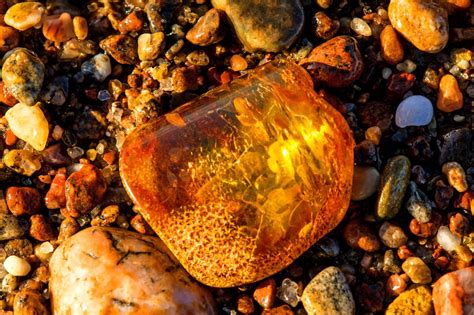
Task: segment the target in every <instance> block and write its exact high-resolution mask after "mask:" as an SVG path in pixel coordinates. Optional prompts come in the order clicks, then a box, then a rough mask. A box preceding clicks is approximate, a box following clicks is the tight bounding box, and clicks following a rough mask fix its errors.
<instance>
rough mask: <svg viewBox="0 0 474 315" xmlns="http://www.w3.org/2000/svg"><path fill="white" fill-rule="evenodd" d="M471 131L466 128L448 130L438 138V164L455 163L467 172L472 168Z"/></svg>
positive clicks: (473, 153) (473, 163) (473, 162)
mask: <svg viewBox="0 0 474 315" xmlns="http://www.w3.org/2000/svg"><path fill="white" fill-rule="evenodd" d="M472 141H473V133H472V130H470V129H469V128H466V127H462V128H456V129H452V130H449V131H447V132H445V133H443V134H442V135H441V137H439V138H438V140H437V143H438V149H439V161H438V162H439V164H440V165H443V164H444V163H446V162H452V161H456V162H458V163H459V164H461V165H462V167H463V168H464V169H465V170H467V169H469V168H470V167H473V166H474V150H472V147H471V145H470V144H472Z"/></svg>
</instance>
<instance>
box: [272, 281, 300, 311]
mask: <svg viewBox="0 0 474 315" xmlns="http://www.w3.org/2000/svg"><path fill="white" fill-rule="evenodd" d="M276 295H277V297H278V298H279V299H280V300H282V301H283V302H285V303H287V304H289V305H291V306H293V307H295V306H296V305H298V302H299V301H300V297H299V296H298V284H297V283H296V282H294V281H292V280H291V279H288V278H285V279H284V280H283V282H282V283H281V287H279V288H277V293H276Z"/></svg>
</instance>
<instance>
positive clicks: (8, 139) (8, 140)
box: [5, 129, 18, 146]
mask: <svg viewBox="0 0 474 315" xmlns="http://www.w3.org/2000/svg"><path fill="white" fill-rule="evenodd" d="M17 140H18V138H17V137H16V136H15V134H14V133H13V131H11V129H8V130H7V131H6V132H5V144H6V145H7V146H12V145H14V144H15V143H16V141H17Z"/></svg>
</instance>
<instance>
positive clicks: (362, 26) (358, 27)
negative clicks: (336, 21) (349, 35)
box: [350, 17, 372, 37]
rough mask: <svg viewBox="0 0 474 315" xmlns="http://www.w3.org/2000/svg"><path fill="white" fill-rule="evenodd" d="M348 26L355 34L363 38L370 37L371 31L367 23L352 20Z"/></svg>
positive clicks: (358, 19)
mask: <svg viewBox="0 0 474 315" xmlns="http://www.w3.org/2000/svg"><path fill="white" fill-rule="evenodd" d="M350 25H351V29H352V30H353V31H354V32H356V33H357V34H359V35H362V36H365V37H369V36H372V29H371V28H370V26H369V24H367V22H365V21H364V20H362V19H361V18H358V17H356V18H353V19H352V20H351V24H350Z"/></svg>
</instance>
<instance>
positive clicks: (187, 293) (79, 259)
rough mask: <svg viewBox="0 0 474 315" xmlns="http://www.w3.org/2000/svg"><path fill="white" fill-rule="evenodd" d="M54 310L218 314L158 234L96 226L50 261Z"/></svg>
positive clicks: (67, 243)
mask: <svg viewBox="0 0 474 315" xmlns="http://www.w3.org/2000/svg"><path fill="white" fill-rule="evenodd" d="M49 267H50V271H51V279H50V282H49V288H50V292H51V304H52V307H51V308H52V311H53V313H54V314H57V315H62V314H69V315H79V314H84V315H86V314H157V315H165V314H202V315H211V314H217V313H216V311H215V308H214V302H213V300H212V296H211V295H210V293H209V292H208V291H207V290H206V289H205V288H203V287H202V286H200V285H199V284H197V283H196V282H195V281H194V280H192V279H191V278H190V277H189V275H188V274H187V273H186V271H185V270H184V269H183V268H182V267H181V266H180V265H179V263H178V261H177V260H176V259H175V258H174V256H173V255H172V254H171V252H170V251H169V250H168V248H167V247H166V246H165V245H164V244H163V243H162V242H161V241H160V240H159V239H158V238H156V237H151V236H144V235H141V234H138V233H133V232H129V231H125V230H123V229H117V228H103V227H92V228H88V229H85V230H82V231H80V232H79V233H77V234H75V235H73V236H71V237H70V238H68V239H67V240H66V241H64V242H63V243H62V244H61V246H60V247H59V248H58V249H56V251H55V252H54V254H53V256H52V258H51V261H50V264H49Z"/></svg>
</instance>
